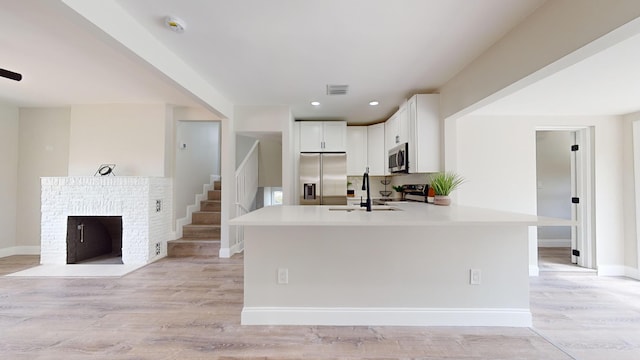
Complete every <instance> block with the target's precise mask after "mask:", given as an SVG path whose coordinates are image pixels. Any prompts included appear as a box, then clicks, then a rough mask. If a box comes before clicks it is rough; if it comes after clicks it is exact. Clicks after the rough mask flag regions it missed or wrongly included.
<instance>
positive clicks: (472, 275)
mask: <svg viewBox="0 0 640 360" xmlns="http://www.w3.org/2000/svg"><path fill="white" fill-rule="evenodd" d="M481 278H482V272H481V271H480V269H471V270H469V284H471V285H480V280H481Z"/></svg>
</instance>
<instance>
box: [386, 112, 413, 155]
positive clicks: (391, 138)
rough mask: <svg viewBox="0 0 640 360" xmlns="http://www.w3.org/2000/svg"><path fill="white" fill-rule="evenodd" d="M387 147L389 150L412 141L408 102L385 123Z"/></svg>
mask: <svg viewBox="0 0 640 360" xmlns="http://www.w3.org/2000/svg"><path fill="white" fill-rule="evenodd" d="M384 124H385V127H384V133H385V149H386V151H387V152H388V151H389V150H391V149H392V148H394V147H396V146H398V145H400V144H402V143H406V142H409V141H410V136H409V132H410V128H409V117H408V115H407V107H406V104H403V105H402V106H400V109H398V111H396V112H395V114H393V116H391V117H390V118H389V119H388V120H387V121H386V122H385V123H384Z"/></svg>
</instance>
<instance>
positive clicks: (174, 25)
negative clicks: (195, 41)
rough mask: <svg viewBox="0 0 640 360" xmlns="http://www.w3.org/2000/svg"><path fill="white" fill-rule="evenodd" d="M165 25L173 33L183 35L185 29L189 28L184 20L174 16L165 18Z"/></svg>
mask: <svg viewBox="0 0 640 360" xmlns="http://www.w3.org/2000/svg"><path fill="white" fill-rule="evenodd" d="M164 25H165V26H166V27H168V28H169V29H171V31H173V32H177V33H178V34H181V33H183V32H184V29H186V28H187V24H186V23H185V22H184V21H183V20H182V19H179V18H177V17H174V16H167V17H166V18H164Z"/></svg>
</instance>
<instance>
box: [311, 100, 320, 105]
mask: <svg viewBox="0 0 640 360" xmlns="http://www.w3.org/2000/svg"><path fill="white" fill-rule="evenodd" d="M311 105H313V106H320V102H319V101H312V102H311Z"/></svg>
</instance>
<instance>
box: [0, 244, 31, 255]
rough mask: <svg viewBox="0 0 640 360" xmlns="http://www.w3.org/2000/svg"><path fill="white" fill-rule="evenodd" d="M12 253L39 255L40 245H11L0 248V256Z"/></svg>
mask: <svg viewBox="0 0 640 360" xmlns="http://www.w3.org/2000/svg"><path fill="white" fill-rule="evenodd" d="M14 255H40V246H13V247H9V248H4V249H0V258H2V257H7V256H14Z"/></svg>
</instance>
